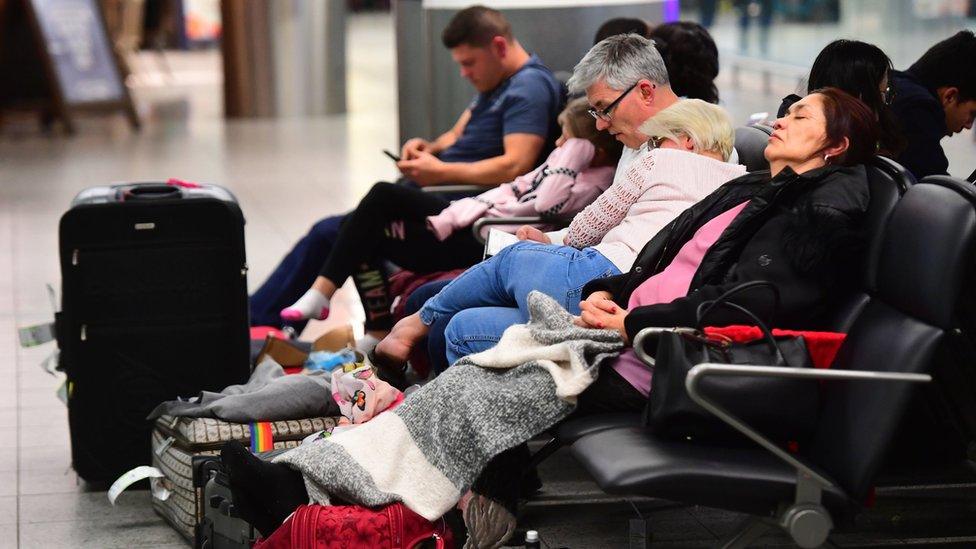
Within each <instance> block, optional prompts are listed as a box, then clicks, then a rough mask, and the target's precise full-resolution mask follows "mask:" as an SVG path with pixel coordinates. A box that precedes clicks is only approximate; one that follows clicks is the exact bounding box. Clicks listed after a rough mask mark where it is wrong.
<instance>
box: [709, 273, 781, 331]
mask: <svg viewBox="0 0 976 549" xmlns="http://www.w3.org/2000/svg"><path fill="white" fill-rule="evenodd" d="M754 288H766V289H768V290H769V291H770V293H771V294H772V295H773V315H771V316H774V315H775V314H776V311H778V310H779V288H777V287H776V285H775V284H773V283H772V282H769V281H767V280H753V281H752V282H743V283H742V284H739V285H738V286H735V287H734V288H730V289H728V290H726V291H725V292H723V293H722V295H720V296H718V297H716V298H715V299H713V300H709V301H703V302H702V303H700V304H699V305H698V309H697V310H696V311H695V321H696V322H697V326H698V328H699V329H701V328H702V327H703V324H702V321H703V320H704V318H705V317H706V316H708V315H709V313H711V312H712V311H713V310H714V309H715V308H716V307H718V306H720V305H721V304H723V303H727V302H728V300H729V298H731V297H732V296H734V295H736V294H741V293H742V292H745V291H747V290H752V289H754ZM749 316H751V317H753V318H755V315H753V314H752V313H749ZM770 320H772V318H770Z"/></svg>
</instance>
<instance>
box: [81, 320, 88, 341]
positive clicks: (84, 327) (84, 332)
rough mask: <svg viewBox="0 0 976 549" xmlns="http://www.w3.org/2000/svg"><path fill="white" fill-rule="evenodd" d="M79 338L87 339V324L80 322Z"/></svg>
mask: <svg viewBox="0 0 976 549" xmlns="http://www.w3.org/2000/svg"><path fill="white" fill-rule="evenodd" d="M81 340H82V341H88V325H87V324H82V325H81Z"/></svg>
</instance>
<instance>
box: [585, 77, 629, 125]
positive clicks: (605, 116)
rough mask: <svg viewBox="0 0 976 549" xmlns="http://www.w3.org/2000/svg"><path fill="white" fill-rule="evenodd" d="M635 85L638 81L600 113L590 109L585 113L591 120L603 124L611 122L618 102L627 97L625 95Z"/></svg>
mask: <svg viewBox="0 0 976 549" xmlns="http://www.w3.org/2000/svg"><path fill="white" fill-rule="evenodd" d="M637 84H640V81H639V80H638V81H637V82H634V85H633V86H631V87H629V88H627V89H626V90H624V93H622V94H620V97H618V98H616V99H614V100H613V102H612V103H610V104H609V105H607V107H606V108H605V109H603V110H602V111H598V110H596V109H593V108H591V109H587V111H586V112H588V113H590V116H592V117H593V118H599V119H600V120H603V121H604V122H610V121H611V120H613V109H615V108H617V105H619V104H620V102H621V101H623V100H624V97H627V94H628V93H630V90H632V89H634V88H636V87H637Z"/></svg>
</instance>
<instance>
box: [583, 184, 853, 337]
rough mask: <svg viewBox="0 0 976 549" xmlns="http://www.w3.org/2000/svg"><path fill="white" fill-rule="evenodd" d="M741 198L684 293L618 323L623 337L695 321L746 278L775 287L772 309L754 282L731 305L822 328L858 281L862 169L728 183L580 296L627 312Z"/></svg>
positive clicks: (726, 318) (722, 318)
mask: <svg viewBox="0 0 976 549" xmlns="http://www.w3.org/2000/svg"><path fill="white" fill-rule="evenodd" d="M746 200H749V205H748V206H746V208H745V209H743V210H742V212H741V213H739V215H738V216H736V218H735V219H734V220H733V221H732V223H731V224H730V225H729V226H728V227H727V228H726V229H725V231H724V232H723V233H722V235H721V236H720V237H719V239H718V240H717V241H716V242H715V243H714V244H713V245H712V246H711V247H710V248H709V249H708V251H707V252H706V253H705V256H704V257H703V258H702V262H701V264H700V265H699V266H698V270H697V271H696V272H695V276H694V278H693V279H692V281H691V286H690V288H689V291H688V295H687V296H686V297H683V298H679V299H676V300H674V301H672V302H671V303H661V304H657V305H649V306H644V307H636V308H634V310H632V311H630V313H629V314H628V315H627V319H626V321H625V326H626V329H627V334H628V335H629V336H630V338H631V339H633V337H634V336H635V335H636V334H637V332H639V331H640V330H641V329H643V328H647V327H650V326H661V327H667V326H694V325H695V320H696V319H695V312H696V310H697V307H698V305H699V304H700V303H702V302H703V301H708V300H712V299H715V298H716V297H718V296H719V295H721V294H722V293H723V292H725V291H726V290H728V289H731V288H733V287H735V286H737V285H739V284H741V283H743V282H749V281H754V280H766V281H769V282H771V283H773V284H775V285H776V287H777V288H778V289H779V292H780V299H781V301H780V306H779V308H778V310H776V311H775V315H774V311H772V307H771V299H770V294H769V291H768V290H764V289H762V288H758V289H755V290H753V291H749V292H744V293H742V294H739V295H738V296H737V297H735V298H734V299H732V301H734V302H735V303H737V304H739V305H742V306H744V307H746V308H748V309H749V310H751V311H753V312H754V313H756V314H759V315H762V316H763V317H765V318H770V317H771V316H772V317H773V318H774V324H775V326H776V327H780V328H802V329H824V328H827V327H828V326H827V322H828V321H829V317H830V313H831V312H832V311H833V310H834V307H833V305H834V303H835V302H836V301H837V300H839V299H842V298H844V297H846V296H847V295H848V294H849V292H850V288H851V287H852V286H853V285H854V284H856V283H857V282H858V281H859V280H860V279H859V278H858V274H857V273H858V272H859V269H860V265H861V261H860V260H861V257H862V255H863V254H862V251H863V249H864V238H863V234H862V232H861V225H862V221H863V219H864V217H865V213H866V211H867V208H868V202H869V191H868V182H867V173H866V171H865V169H864V167H863V166H856V167H840V166H826V167H824V168H819V169H816V170H811V171H809V172H806V173H803V174H796V173H795V172H793V170H791V169H789V168H786V169H784V170H783V171H782V172H780V173H779V174H778V175H777V176H776V177H775V178H772V180H770V175H769V172H756V173H751V174H747V175H744V176H742V177H739V178H736V179H733V180H732V181H729V182H728V183H726V184H725V185H722V186H721V187H719V188H718V189H717V190H716V191H715V192H713V193H712V194H710V195H709V196H707V197H705V198H704V199H703V200H702V201H701V202H698V203H697V204H695V205H694V206H692V207H691V208H688V209H687V210H685V211H684V212H683V213H682V214H681V215H679V216H678V217H677V218H676V219H675V220H674V221H672V222H671V223H670V224H669V225H668V226H667V227H665V228H664V229H662V230H661V232H659V233H658V234H657V235H656V236H655V237H654V238H653V239H651V241H650V242H648V243H647V245H645V246H644V249H643V250H641V252H640V254H639V255H638V256H637V260H636V261H635V262H634V266H633V267H632V268H631V270H630V272H629V273H626V274H622V275H618V276H614V277H609V278H603V279H598V280H593V281H591V282H590V283H589V284H587V285H586V287H585V288H584V289H583V296H584V297H585V296H588V295H589V294H591V293H593V292H595V291H599V290H605V291H608V292H610V293H611V294H612V295H613V296H614V300H615V301H616V302H617V304H618V305H620V306H621V307H624V308H626V307H627V306H628V301H629V300H630V295H631V293H633V291H634V290H635V289H636V288H637V287H638V286H640V284H641V283H643V282H644V281H645V280H647V279H648V278H650V277H651V276H654V275H655V274H658V273H660V272H661V271H662V270H664V268H665V267H667V266H668V265H669V264H670V263H671V261H673V260H674V258H675V256H676V255H677V253H678V250H679V249H680V248H681V247H682V246H683V245H684V244H685V243H686V242H688V240H689V239H691V238H692V237H693V236H694V234H695V232H696V231H697V230H698V229H699V228H701V226H702V225H704V224H705V223H707V222H708V221H709V220H711V219H712V218H714V217H715V216H717V215H719V214H721V213H722V212H724V211H726V210H729V209H730V208H732V207H734V206H736V205H738V204H741V203H742V202H745V201H746ZM744 322H745V319H743V318H742V317H741V316H737V315H736V314H735V313H731V314H730V313H728V312H718V313H716V314H715V315H714V316H712V317H710V318H709V322H708V324H710V325H724V324H733V323H744Z"/></svg>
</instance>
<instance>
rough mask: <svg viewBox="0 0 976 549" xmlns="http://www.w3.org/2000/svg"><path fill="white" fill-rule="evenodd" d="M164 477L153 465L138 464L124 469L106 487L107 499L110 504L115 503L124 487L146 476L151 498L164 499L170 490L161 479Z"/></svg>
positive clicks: (169, 493) (167, 497) (167, 496)
mask: <svg viewBox="0 0 976 549" xmlns="http://www.w3.org/2000/svg"><path fill="white" fill-rule="evenodd" d="M165 477H166V475H164V474H163V472H162V471H160V470H159V469H157V468H155V467H150V466H148V465H140V466H139V467H136V468H135V469H132V470H130V471H126V472H125V473H123V474H122V476H120V477H119V478H118V479H116V481H115V482H113V483H112V486H111V487H110V488H109V489H108V500H109V501H110V502H111V503H112V505H115V500H116V499H118V497H119V496H120V495H122V492H124V491H125V489H126V488H128V487H129V486H132V485H133V484H135V483H136V482H139V481H140V480H142V479H146V478H148V479H149V487H150V488H151V489H152V495H153V498H154V499H158V500H159V501H166V500H167V499H169V496H170V495H171V493H172V492H170V491H169V490H168V489H167V488H166V486H165V484H164V483H165V481H164V480H163V479H165Z"/></svg>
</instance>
